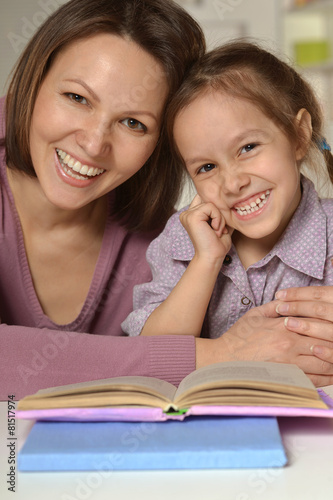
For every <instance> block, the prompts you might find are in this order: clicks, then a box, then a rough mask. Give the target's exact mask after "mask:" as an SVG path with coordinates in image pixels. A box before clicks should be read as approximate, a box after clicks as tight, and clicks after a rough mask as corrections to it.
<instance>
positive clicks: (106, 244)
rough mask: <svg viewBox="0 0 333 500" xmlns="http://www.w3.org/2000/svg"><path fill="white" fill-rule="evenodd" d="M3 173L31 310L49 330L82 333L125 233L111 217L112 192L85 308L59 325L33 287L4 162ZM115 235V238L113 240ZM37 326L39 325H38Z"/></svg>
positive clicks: (94, 307)
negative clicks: (120, 235)
mask: <svg viewBox="0 0 333 500" xmlns="http://www.w3.org/2000/svg"><path fill="white" fill-rule="evenodd" d="M1 170H2V176H1V177H2V179H3V182H4V185H5V188H6V191H7V193H8V197H9V200H10V203H11V205H12V213H13V217H14V220H15V225H16V230H17V237H18V252H19V257H20V266H21V272H22V280H23V284H24V287H25V290H26V293H27V295H28V299H29V303H30V306H31V308H32V309H33V310H34V314H35V317H36V319H37V318H39V322H40V324H41V325H43V326H46V325H47V326H48V327H50V328H54V329H57V330H58V329H59V328H61V329H63V330H67V331H79V330H80V326H81V325H82V324H83V323H86V321H87V318H88V316H93V314H94V312H95V309H96V307H97V305H98V303H99V296H100V294H101V293H103V287H102V281H103V278H104V276H105V262H106V261H108V260H110V256H111V255H112V252H113V245H114V241H115V240H116V236H117V233H118V231H123V229H122V228H121V226H119V225H118V224H115V223H114V221H113V218H112V215H111V207H112V203H113V199H114V196H113V193H112V192H111V193H109V194H108V199H107V210H108V216H107V220H106V223H105V229H104V234H103V239H102V244H101V248H100V251H99V255H98V258H97V262H96V266H95V270H94V274H93V277H92V280H91V283H90V286H89V290H88V293H87V295H86V298H85V301H84V303H83V306H82V308H81V310H80V312H79V314H78V315H77V317H76V318H75V319H74V320H73V321H71V322H70V323H67V324H59V323H56V322H54V321H52V320H51V319H50V318H49V317H48V316H47V315H46V314H45V313H44V311H43V308H42V306H41V303H40V301H39V298H38V296H37V293H36V290H35V287H34V284H33V279H32V275H31V272H30V267H29V263H28V257H27V253H26V249H25V245H24V238H23V230H22V225H21V220H20V217H19V214H18V212H17V209H16V205H15V200H14V195H13V192H12V190H11V187H10V184H9V181H8V177H7V167H6V165H5V164H4V163H3V162H1ZM111 233H112V237H111ZM36 326H39V325H38V324H37V325H36Z"/></svg>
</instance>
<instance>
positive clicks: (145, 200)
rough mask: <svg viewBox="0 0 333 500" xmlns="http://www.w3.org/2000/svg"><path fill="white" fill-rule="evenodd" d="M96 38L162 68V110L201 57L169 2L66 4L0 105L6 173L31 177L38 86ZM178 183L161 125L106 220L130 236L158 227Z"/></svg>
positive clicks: (26, 56) (184, 16)
mask: <svg viewBox="0 0 333 500" xmlns="http://www.w3.org/2000/svg"><path fill="white" fill-rule="evenodd" d="M98 33H111V34H114V35H118V36H121V37H127V38H129V39H131V40H132V41H134V42H135V43H137V44H138V45H139V46H140V47H142V48H143V49H144V50H146V51H147V52H148V53H149V54H150V55H152V56H153V57H154V58H155V59H156V60H157V61H158V62H159V63H160V64H161V65H162V66H163V69H164V71H165V74H166V78H167V82H168V86H169V95H168V97H167V101H166V105H167V103H168V101H169V100H170V97H171V96H172V95H173V94H174V92H175V91H176V90H177V88H178V87H179V85H180V84H181V82H182V80H183V77H184V75H185V74H186V72H187V71H188V70H189V68H190V67H191V65H192V64H193V63H194V62H195V61H196V60H197V59H198V58H199V57H200V56H202V55H203V53H204V51H205V41H204V36H203V33H202V30H201V28H200V27H199V25H198V24H197V23H196V21H194V20H193V19H192V17H191V16H190V15H189V14H188V13H187V12H186V11H185V10H184V9H182V8H181V7H179V6H178V5H177V4H176V3H175V2H173V1H172V0H70V1H69V2H68V3H66V4H65V5H63V6H62V7H60V8H59V9H58V10H57V11H56V12H55V13H54V14H53V15H51V16H50V17H49V18H48V19H47V20H46V21H45V23H44V24H43V25H42V26H41V27H40V28H39V30H38V31H37V32H36V34H35V35H34V36H33V38H32V39H31V41H30V42H29V44H28V45H27V47H26V49H25V50H24V52H23V54H22V56H21V57H20V59H19V61H18V63H17V65H16V69H15V72H14V74H13V78H12V81H11V83H10V86H9V89H8V93H7V100H6V137H5V147H6V162H7V165H8V167H10V168H13V169H18V170H21V171H23V172H25V173H26V174H28V175H31V176H35V175H36V174H35V171H34V167H33V164H32V160H31V156H30V151H29V130H30V123H31V117H32V112H33V109H34V105H35V101H36V97H37V94H38V92H39V89H40V87H41V84H42V82H43V80H44V78H45V76H46V74H47V72H48V70H49V68H50V66H51V65H52V61H53V60H54V58H55V56H56V55H57V53H58V52H59V51H61V50H63V49H64V48H65V47H67V46H68V45H69V44H70V43H72V42H74V41H76V40H79V39H82V38H87V37H89V36H93V35H95V34H98ZM182 179H183V178H182V173H181V172H179V169H178V168H176V166H175V164H174V163H173V160H172V157H171V154H170V152H169V148H168V143H167V139H166V133H165V130H164V125H163V123H162V128H161V135H160V139H159V142H158V144H157V147H156V149H155V151H154V153H153V154H152V155H151V157H150V158H149V160H148V161H147V162H146V163H145V165H144V166H143V167H142V168H141V169H140V170H139V171H138V172H137V173H136V174H135V175H134V176H133V177H132V178H130V179H129V180H127V181H126V182H125V183H124V184H122V185H120V186H118V187H117V188H116V189H115V193H116V198H115V203H114V215H115V216H116V217H117V218H118V220H121V221H122V223H123V224H124V225H126V227H128V228H129V229H131V230H151V229H155V228H160V227H161V226H163V224H164V223H165V222H166V220H167V218H168V217H169V216H170V214H171V213H172V211H173V209H174V206H175V203H176V201H177V198H178V196H179V192H180V189H181V187H182Z"/></svg>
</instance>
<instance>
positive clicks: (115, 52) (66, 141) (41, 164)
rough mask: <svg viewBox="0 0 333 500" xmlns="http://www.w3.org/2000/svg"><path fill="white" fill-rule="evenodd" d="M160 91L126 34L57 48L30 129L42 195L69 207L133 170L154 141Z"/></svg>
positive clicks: (154, 66)
mask: <svg viewBox="0 0 333 500" xmlns="http://www.w3.org/2000/svg"><path fill="white" fill-rule="evenodd" d="M167 93H168V85H167V81H166V76H165V73H164V71H163V68H162V66H161V65H160V64H159V63H158V62H156V60H155V59H154V58H153V57H152V56H151V55H150V54H148V53H147V52H145V51H144V50H143V49H142V48H140V47H139V46H138V45H137V44H135V43H134V42H132V41H130V40H128V39H125V38H121V37H118V36H115V35H110V34H98V35H95V36H93V37H90V38H87V39H83V40H79V41H76V42H74V43H73V44H71V45H69V46H68V47H67V48H66V49H65V50H64V51H62V52H60V53H59V54H58V55H57V57H56V58H55V60H54V62H53V64H52V66H51V68H50V70H49V72H48V73H47V75H46V77H45V80H44V82H43V84H42V86H41V88H40V91H39V93H38V96H37V99H36V103H35V107H34V111H33V115H32V121H31V129H30V151H31V158H32V162H33V165H34V168H35V172H36V175H37V178H38V181H39V183H40V186H41V189H42V191H43V193H44V195H45V196H46V198H47V199H48V200H49V201H50V202H51V203H52V204H54V205H55V206H57V207H59V208H62V209H69V210H71V209H77V208H80V207H83V206H85V205H87V204H88V203H90V202H91V201H94V200H96V199H98V198H100V197H101V196H103V195H105V194H106V193H108V192H109V191H111V190H112V189H114V188H116V187H117V186H119V185H120V184H122V183H123V182H125V181H126V180H127V179H128V178H130V177H131V176H132V175H134V174H135V173H136V172H137V171H138V170H139V169H140V168H141V167H142V166H143V164H144V163H145V162H146V161H147V159H148V158H149V157H150V155H151V154H152V152H153V150H154V148H155V146H156V142H157V140H158V137H159V131H160V124H161V120H162V111H163V108H164V103H165V100H166V96H167Z"/></svg>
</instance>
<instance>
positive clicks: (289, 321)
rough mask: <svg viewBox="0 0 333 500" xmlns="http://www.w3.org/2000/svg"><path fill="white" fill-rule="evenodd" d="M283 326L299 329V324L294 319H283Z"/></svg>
mask: <svg viewBox="0 0 333 500" xmlns="http://www.w3.org/2000/svg"><path fill="white" fill-rule="evenodd" d="M284 324H285V326H288V327H289V328H299V327H300V322H299V321H298V319H295V318H285V320H284Z"/></svg>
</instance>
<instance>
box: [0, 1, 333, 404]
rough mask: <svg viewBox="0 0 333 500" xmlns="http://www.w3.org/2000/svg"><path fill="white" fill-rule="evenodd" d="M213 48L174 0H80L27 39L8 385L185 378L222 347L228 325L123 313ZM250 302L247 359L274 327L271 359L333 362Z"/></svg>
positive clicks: (20, 71) (5, 186)
mask: <svg viewBox="0 0 333 500" xmlns="http://www.w3.org/2000/svg"><path fill="white" fill-rule="evenodd" d="M203 51H204V41H203V37H202V32H201V30H200V28H199V27H198V26H197V24H196V23H195V22H194V21H193V20H192V19H191V18H190V17H189V16H188V15H187V14H186V13H185V12H184V11H183V10H182V9H180V8H179V7H178V6H177V5H176V4H175V3H173V2H172V1H171V0H170V1H169V0H141V1H140V2H137V1H135V0H122V1H121V2H119V1H118V0H71V1H70V2H68V3H67V4H65V5H64V6H62V7H61V8H60V9H59V10H58V11H57V12H56V13H54V14H53V15H52V16H51V17H50V18H49V19H48V20H47V21H46V22H45V24H44V25H43V26H42V27H41V28H40V29H39V30H38V32H37V33H36V35H35V36H34V38H33V39H32V41H31V42H30V43H29V44H28V46H27V48H26V50H25V51H24V53H23V55H22V57H21V58H20V60H19V62H18V65H17V68H16V71H15V73H14V76H13V80H12V83H11V85H10V87H9V90H8V96H7V100H6V139H5V142H4V143H3V145H5V150H4V148H2V149H1V181H0V188H1V208H0V211H1V221H2V225H1V254H0V270H1V280H0V317H1V320H2V324H1V325H0V352H1V362H0V380H1V391H0V398H1V399H6V398H7V396H8V395H9V394H10V395H15V397H16V398H21V397H22V396H24V395H25V394H29V393H33V392H35V391H36V390H38V389H40V388H43V387H48V386H52V385H62V384H66V383H74V382H79V381H83V380H88V379H98V378H106V377H111V376H116V375H124V374H137V375H148V376H157V377H159V378H165V379H166V380H169V381H170V382H173V383H178V382H179V381H180V380H181V379H182V378H183V377H184V376H185V375H186V374H188V373H189V372H190V371H192V370H194V369H195V367H196V366H202V365H204V364H207V363H212V362H215V361H219V345H218V344H217V343H216V342H218V340H220V339H218V340H217V341H216V342H215V341H211V340H208V339H196V342H195V340H194V338H193V337H178V338H177V339H175V338H174V337H162V338H155V337H150V338H141V337H139V338H136V339H128V338H125V337H122V336H121V335H122V332H121V329H120V323H121V321H122V320H123V319H124V318H125V317H126V316H127V314H128V313H129V312H130V310H131V308H132V289H133V286H134V285H135V284H136V283H140V282H146V281H147V280H148V279H150V277H151V275H150V271H149V269H148V266H147V264H146V261H145V251H146V248H147V246H148V244H149V242H150V241H151V239H152V238H153V237H154V236H155V235H156V231H158V230H160V229H161V228H162V227H163V224H164V223H165V221H166V220H167V218H168V217H169V215H170V213H171V212H172V210H173V206H174V203H175V201H176V199H177V195H178V192H179V189H180V185H181V182H180V181H181V179H180V178H179V176H178V175H177V173H176V169H175V168H174V165H173V164H172V161H171V160H170V159H169V153H168V149H167V148H166V141H165V134H164V129H163V112H164V109H165V106H166V105H167V103H168V100H169V99H170V97H171V96H172V94H173V93H174V91H175V90H176V89H177V88H178V87H179V85H180V83H181V80H182V78H183V76H184V74H185V73H186V71H187V68H188V67H189V66H190V65H191V64H192V62H193V61H195V60H196V59H197V58H198V57H199V56H200V55H201V54H202V53H203ZM162 193H163V196H161V195H162ZM162 200H163V202H162ZM331 302H332V303H333V300H332V301H331ZM250 313H251V314H250V315H246V316H244V318H242V320H240V321H239V322H238V323H237V324H236V325H234V330H233V331H230V337H229V338H230V342H232V344H230V345H232V346H233V348H234V347H235V344H234V339H237V335H238V332H237V331H236V330H237V328H239V329H240V332H241V335H243V337H242V346H241V345H240V344H239V342H238V347H237V355H238V353H239V355H240V356H242V348H243V351H244V356H245V357H246V358H247V359H248V358H249V356H250V354H251V353H250V352H249V349H250V350H251V345H252V344H251V343H252V342H256V341H257V340H258V339H259V340H260V341H262V342H263V349H262V352H263V355H266V356H267V358H269V359H271V360H274V359H275V358H279V357H280V358H283V359H287V360H289V362H294V360H295V362H298V363H299V364H300V365H302V362H301V361H299V359H298V357H299V356H300V355H302V356H303V355H304V354H306V355H305V356H303V358H304V359H306V363H305V365H307V371H310V370H312V373H316V374H319V373H323V370H326V371H327V373H333V372H332V365H331V364H329V363H327V364H325V363H324V364H322V363H321V361H318V363H319V364H320V367H319V366H318V364H316V363H315V361H314V360H315V359H316V358H315V357H314V356H313V355H312V353H310V354H311V355H309V353H308V349H309V347H308V346H307V345H305V341H304V338H305V339H307V337H303V336H299V335H298V334H293V335H290V336H289V337H288V338H290V339H292V342H293V345H294V348H293V350H292V355H291V350H290V349H289V351H288V352H287V351H286V350H284V357H283V355H282V354H281V349H279V345H278V344H276V347H274V348H272V346H271V345H268V340H267V339H268V337H269V335H268V334H267V331H268V326H269V324H270V322H271V323H272V328H271V330H272V335H273V336H274V337H276V334H275V331H277V330H279V331H283V332H284V334H286V333H288V334H289V332H286V330H285V327H284V324H283V319H281V318H277V314H276V313H275V310H274V309H273V307H272V304H269V305H268V306H267V307H266V308H264V309H258V310H253V311H250ZM266 316H269V317H266ZM258 319H259V321H258ZM273 323H274V325H273ZM259 325H260V328H259ZM235 329H236V330H235ZM244 332H245V333H244ZM224 339H228V335H227V334H226V336H224ZM307 343H309V342H308V340H307ZM311 345H312V344H311ZM246 346H247V347H246ZM265 346H267V347H266V348H265ZM221 347H223V351H224V352H225V346H221ZM230 349H231V347H230ZM265 350H266V351H267V354H266V353H265ZM245 351H246V352H245ZM303 351H304V352H303ZM244 359H245V358H244ZM277 360H279V359H277ZM303 364H304V363H303ZM321 380H325V381H326V380H327V381H328V380H330V379H329V376H324V378H323V379H321ZM328 383H329V382H328Z"/></svg>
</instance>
